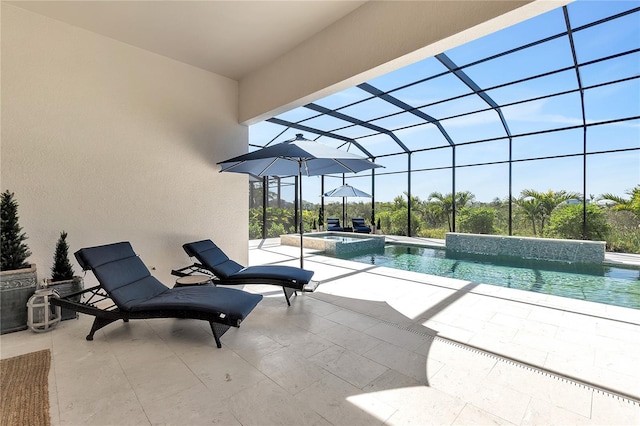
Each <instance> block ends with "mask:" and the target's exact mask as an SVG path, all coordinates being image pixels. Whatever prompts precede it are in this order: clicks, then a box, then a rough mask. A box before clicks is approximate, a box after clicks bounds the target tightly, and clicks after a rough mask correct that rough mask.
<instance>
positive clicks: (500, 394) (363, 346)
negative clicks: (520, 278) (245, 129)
mask: <svg viewBox="0 0 640 426" xmlns="http://www.w3.org/2000/svg"><path fill="white" fill-rule="evenodd" d="M297 252H298V249H297V248H294V247H287V246H280V245H279V242H278V241H277V240H266V241H252V242H251V244H250V263H251V264H263V263H279V264H289V265H293V266H297V265H298V260H297ZM142 257H143V258H144V254H143V253H142ZM631 260H632V261H633V259H631ZM305 267H306V268H308V269H312V270H315V271H316V274H315V277H314V278H315V279H317V280H319V281H320V282H321V285H320V286H319V287H318V289H317V290H316V292H315V293H313V294H304V295H301V296H298V297H296V298H294V299H293V300H292V306H291V307H289V308H287V306H286V303H285V301H284V297H283V296H282V292H281V291H280V290H278V289H277V288H276V287H272V286H259V285H256V286H247V287H245V289H246V290H248V291H253V292H260V293H263V294H264V295H265V299H264V300H263V301H262V302H261V303H260V304H259V305H258V306H257V308H256V309H255V310H254V311H253V313H252V314H251V315H250V316H249V317H248V319H247V320H246V321H245V322H244V323H243V324H242V326H241V327H240V328H239V329H231V330H229V331H228V332H227V333H226V334H225V335H224V336H223V337H222V339H221V340H222V344H223V347H222V349H217V348H216V347H215V343H214V340H213V338H212V336H211V332H210V329H209V326H208V324H207V323H205V322H204V321H195V320H174V319H159V320H148V321H143V320H136V321H131V322H129V323H127V324H124V323H115V324H112V325H109V326H107V327H105V328H104V329H102V330H100V331H99V332H97V333H96V336H95V340H94V341H93V342H87V341H86V340H85V339H84V337H85V335H86V334H87V332H88V330H89V328H90V325H91V322H92V318H91V317H88V316H86V315H81V316H80V319H78V320H71V321H65V322H63V323H61V324H60V325H59V326H58V327H57V328H56V329H54V330H53V331H52V332H49V333H44V334H35V333H32V332H30V331H24V332H19V333H11V334H7V335H3V336H2V337H1V339H0V345H1V347H0V351H1V356H2V358H6V357H10V356H15V355H18V354H21V353H27V352H31V351H34V350H39V349H45V348H49V349H51V352H52V366H51V372H50V376H49V389H50V392H49V393H50V404H51V419H52V423H53V424H54V425H90V424H91V425H124V424H135V425H148V424H154V425H157V424H181V425H191V424H193V425H211V424H219V425H307V424H308V425H332V424H333V425H376V424H388V425H398V424H414V425H416V424H417V425H427V424H437V425H440V424H443V425H444V424H462V425H466V424H506V425H509V424H514V425H542V424H544V425H546V424H559V425H573V424H580V425H582V424H601V425H617V424H620V425H638V424H640V405H639V404H640V403H639V400H640V310H633V309H625V308H618V307H612V306H606V305H600V304H595V303H589V302H583V301H577V300H571V299H564V298H559V297H553V296H546V295H540V294H535V293H529V292H523V291H518V290H512V289H507V288H500V287H494V286H488V285H482V284H476V283H469V282H463V281H457V280H451V279H446V278H440V277H433V276H428V275H422V274H416V273H410V272H403V271H397V270H391V269H387V268H381V267H373V266H371V265H364V264H356V263H352V262H347V261H342V260H338V259H333V258H328V257H323V256H318V255H315V254H313V253H312V252H308V253H307V257H306V259H305Z"/></svg>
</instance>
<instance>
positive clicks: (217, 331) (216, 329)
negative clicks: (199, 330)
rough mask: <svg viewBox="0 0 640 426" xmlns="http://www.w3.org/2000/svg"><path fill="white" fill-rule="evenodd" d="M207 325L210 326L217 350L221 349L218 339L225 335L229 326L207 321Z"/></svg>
mask: <svg viewBox="0 0 640 426" xmlns="http://www.w3.org/2000/svg"><path fill="white" fill-rule="evenodd" d="M209 325H210V326H211V331H212V332H213V338H214V339H215V340H216V346H217V347H218V348H221V347H222V343H220V337H222V335H223V334H224V333H226V332H227V330H229V328H231V326H230V325H226V324H219V323H217V322H213V321H209Z"/></svg>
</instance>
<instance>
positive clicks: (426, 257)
mask: <svg viewBox="0 0 640 426" xmlns="http://www.w3.org/2000/svg"><path fill="white" fill-rule="evenodd" d="M336 257H339V258H341V259H348V260H352V261H355V262H361V263H366V264H370V265H377V266H386V267H389V268H396V269H403V270H407V271H414V272H422V273H425V274H431V275H439V276H442V277H449V278H456V279H460V280H466V281H472V282H477V283H483V284H491V285H497V286H501V287H509V288H516V289H520V290H527V291H534V292H537V293H544V294H552V295H555V296H562V297H570V298H573V299H580V300H588V301H592V302H598V303H606V304H608V305H615V306H623V307H627V308H633V309H640V270H637V269H626V268H620V267H613V266H607V265H595V264H591V265H587V264H571V263H565V262H549V261H538V260H530V259H514V258H506V257H496V256H482V255H467V254H465V255H461V254H452V253H447V251H446V250H444V249H437V248H429V247H418V246H410V245H400V244H387V245H386V246H385V247H384V249H383V250H378V251H375V252H369V253H366V254H363V253H357V254H354V255H349V254H344V255H339V256H336Z"/></svg>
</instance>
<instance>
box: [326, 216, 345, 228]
mask: <svg viewBox="0 0 640 426" xmlns="http://www.w3.org/2000/svg"><path fill="white" fill-rule="evenodd" d="M327 231H344V228H343V227H342V226H340V219H338V218H337V217H328V218H327Z"/></svg>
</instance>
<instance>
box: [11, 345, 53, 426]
mask: <svg viewBox="0 0 640 426" xmlns="http://www.w3.org/2000/svg"><path fill="white" fill-rule="evenodd" d="M50 364H51V352H49V349H46V350H43V351H38V352H32V353H29V354H24V355H20V356H16V357H13V358H7V359H3V360H0V391H1V397H0V412H2V416H0V425H2V426H16V425H46V426H49V425H50V424H51V418H50V417H49V386H48V383H49V365H50Z"/></svg>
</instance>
